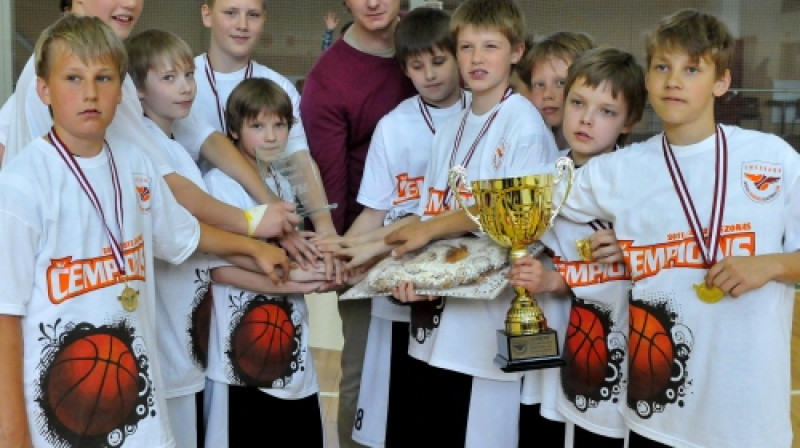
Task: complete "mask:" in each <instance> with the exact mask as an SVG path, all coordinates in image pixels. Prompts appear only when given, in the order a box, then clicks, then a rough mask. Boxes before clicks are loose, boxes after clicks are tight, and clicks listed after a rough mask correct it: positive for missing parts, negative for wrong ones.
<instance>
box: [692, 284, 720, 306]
mask: <svg viewBox="0 0 800 448" xmlns="http://www.w3.org/2000/svg"><path fill="white" fill-rule="evenodd" d="M694 289H695V291H697V297H698V298H699V299H700V300H702V301H703V302H706V303H717V302H719V301H720V300H722V298H723V297H725V293H724V292H723V291H722V290H721V289H720V288H719V286H715V287H713V288H711V289H709V288H708V287H707V286H706V284H705V283H698V284H696V285H694Z"/></svg>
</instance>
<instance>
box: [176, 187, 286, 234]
mask: <svg viewBox="0 0 800 448" xmlns="http://www.w3.org/2000/svg"><path fill="white" fill-rule="evenodd" d="M164 180H165V181H166V182H167V185H169V189H170V191H172V194H173V195H174V196H175V199H177V200H178V203H180V204H181V205H182V206H183V207H184V208H185V209H186V210H188V211H189V213H191V214H192V215H194V216H195V217H196V218H197V219H198V220H199V221H201V222H203V223H206V224H209V225H212V226H214V227H217V228H220V229H222V230H226V231H228V232H232V233H238V234H240V235H247V234H248V229H249V220H248V218H247V217H246V215H245V213H244V212H243V211H242V210H241V209H238V208H236V207H233V206H231V205H229V204H226V203H224V202H222V201H220V200H218V199H216V198H214V197H213V196H211V195H209V194H208V193H206V192H205V191H203V190H202V189H201V188H200V187H198V186H197V185H195V183H194V182H192V181H190V180H189V179H186V178H185V177H183V176H181V175H180V174H178V173H175V172H172V173H170V174H167V175H166V176H164ZM299 222H300V217H299V216H297V215H296V214H295V213H294V205H293V204H288V203H285V202H276V203H274V204H271V205H270V206H268V207H267V208H266V211H265V212H264V215H263V217H262V218H261V219H260V221H259V223H258V225H257V227H256V228H255V233H253V235H254V236H257V237H259V238H273V237H276V236H280V235H283V234H284V233H285V232H291V231H292V230H293V229H294V226H296V225H297V224H298V223H299Z"/></svg>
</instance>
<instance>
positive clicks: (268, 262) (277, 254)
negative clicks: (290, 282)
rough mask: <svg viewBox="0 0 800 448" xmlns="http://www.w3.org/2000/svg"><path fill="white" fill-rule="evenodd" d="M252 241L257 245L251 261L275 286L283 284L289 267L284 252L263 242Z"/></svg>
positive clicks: (287, 258)
mask: <svg viewBox="0 0 800 448" xmlns="http://www.w3.org/2000/svg"><path fill="white" fill-rule="evenodd" d="M252 241H253V243H254V244H256V245H258V246H257V247H256V250H254V251H253V253H252V254H251V257H253V261H255V262H256V264H257V265H258V267H259V268H260V269H261V270H262V271H264V273H265V274H266V275H267V276H268V277H269V279H270V280H272V281H273V282H274V283H275V284H276V285H279V284H281V283H283V282H284V281H285V280H286V277H287V276H288V272H289V266H290V265H289V257H288V256H287V255H286V251H284V250H283V249H281V248H280V247H277V246H275V245H272V244H269V243H265V242H263V241H258V240H252ZM276 268H278V269H277V270H276Z"/></svg>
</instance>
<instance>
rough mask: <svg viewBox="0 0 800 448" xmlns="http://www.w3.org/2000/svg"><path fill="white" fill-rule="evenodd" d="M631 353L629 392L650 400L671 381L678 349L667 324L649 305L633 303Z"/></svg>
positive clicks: (629, 346) (637, 398)
mask: <svg viewBox="0 0 800 448" xmlns="http://www.w3.org/2000/svg"><path fill="white" fill-rule="evenodd" d="M629 313H630V336H629V340H628V350H629V354H630V367H629V381H628V396H629V398H631V399H633V400H646V399H648V398H650V397H653V396H655V395H657V394H659V393H661V392H663V391H664V389H665V388H666V387H667V385H669V384H670V376H671V373H672V366H673V364H674V359H675V357H674V350H673V346H672V338H671V337H670V333H669V332H668V331H667V330H666V328H665V327H664V325H663V324H662V322H661V321H659V319H658V318H656V316H655V315H653V314H652V313H651V312H649V311H647V310H646V309H644V308H642V307H640V306H637V305H636V304H634V303H631V304H630V307H629Z"/></svg>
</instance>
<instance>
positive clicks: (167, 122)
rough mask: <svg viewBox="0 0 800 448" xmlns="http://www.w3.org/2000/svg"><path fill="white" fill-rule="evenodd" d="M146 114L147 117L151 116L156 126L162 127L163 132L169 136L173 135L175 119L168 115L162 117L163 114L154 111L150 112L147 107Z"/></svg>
mask: <svg viewBox="0 0 800 448" xmlns="http://www.w3.org/2000/svg"><path fill="white" fill-rule="evenodd" d="M142 106H144V105H142ZM144 115H145V117H147V118H149V119H150V121H152V122H153V123H155V124H156V126H158V128H159V129H161V132H163V133H164V135H166V136H167V137H169V136H171V135H172V127H173V125H175V119H173V118H167V117H161V116H159V115H156V114H154V113H150V112H149V111H148V110H147V108H146V107H145V108H144Z"/></svg>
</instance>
